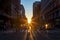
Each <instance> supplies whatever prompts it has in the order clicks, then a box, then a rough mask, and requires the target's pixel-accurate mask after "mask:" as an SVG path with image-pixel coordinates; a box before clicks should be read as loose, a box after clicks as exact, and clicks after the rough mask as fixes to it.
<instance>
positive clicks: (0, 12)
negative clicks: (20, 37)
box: [0, 0, 21, 29]
mask: <svg viewBox="0 0 60 40" xmlns="http://www.w3.org/2000/svg"><path fill="white" fill-rule="evenodd" d="M20 2H21V0H0V16H1V17H0V24H2V25H0V27H4V28H5V27H7V29H8V28H10V27H13V26H15V25H14V23H15V22H16V20H17V18H18V15H19V11H20ZM15 19H16V20H15ZM1 21H2V22H1ZM16 27H17V26H16Z"/></svg>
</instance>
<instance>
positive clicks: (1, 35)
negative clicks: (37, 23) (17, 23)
mask: <svg viewBox="0 0 60 40" xmlns="http://www.w3.org/2000/svg"><path fill="white" fill-rule="evenodd" d="M0 40H60V29H55V30H37V31H32V30H31V31H30V32H28V31H27V30H25V31H17V32H11V33H9V32H0Z"/></svg>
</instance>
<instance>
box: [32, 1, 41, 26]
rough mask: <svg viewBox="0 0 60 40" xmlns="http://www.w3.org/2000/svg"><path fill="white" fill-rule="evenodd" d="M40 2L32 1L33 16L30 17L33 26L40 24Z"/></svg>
mask: <svg viewBox="0 0 60 40" xmlns="http://www.w3.org/2000/svg"><path fill="white" fill-rule="evenodd" d="M40 8H41V2H40V1H35V2H34V3H33V17H32V22H33V23H32V24H33V26H36V27H38V26H39V25H40V24H39V22H40V11H41V9H40Z"/></svg>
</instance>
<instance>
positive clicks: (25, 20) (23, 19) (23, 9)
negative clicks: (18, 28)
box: [20, 4, 27, 24]
mask: <svg viewBox="0 0 60 40" xmlns="http://www.w3.org/2000/svg"><path fill="white" fill-rule="evenodd" d="M20 7H21V11H20V12H21V13H20V14H21V23H22V24H25V23H26V22H27V18H26V15H25V8H24V6H23V5H22V4H21V5H20Z"/></svg>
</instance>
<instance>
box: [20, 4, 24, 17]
mask: <svg viewBox="0 0 60 40" xmlns="http://www.w3.org/2000/svg"><path fill="white" fill-rule="evenodd" d="M20 7H21V16H22V17H25V8H24V6H23V5H22V4H21V5H20Z"/></svg>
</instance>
